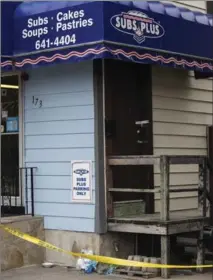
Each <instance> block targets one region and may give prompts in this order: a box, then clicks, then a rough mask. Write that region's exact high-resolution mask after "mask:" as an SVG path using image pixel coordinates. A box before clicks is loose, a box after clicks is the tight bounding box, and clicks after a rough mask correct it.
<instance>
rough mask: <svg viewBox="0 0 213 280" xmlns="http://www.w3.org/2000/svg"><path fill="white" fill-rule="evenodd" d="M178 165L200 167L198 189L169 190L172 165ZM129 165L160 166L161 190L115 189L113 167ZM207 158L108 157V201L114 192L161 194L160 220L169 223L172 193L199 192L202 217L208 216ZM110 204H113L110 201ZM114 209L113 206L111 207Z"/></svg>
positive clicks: (163, 156)
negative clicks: (170, 195)
mask: <svg viewBox="0 0 213 280" xmlns="http://www.w3.org/2000/svg"><path fill="white" fill-rule="evenodd" d="M177 164H183V165H184V164H187V165H188V164H196V165H198V166H199V174H198V177H199V181H198V187H197V188H185V187H182V188H181V187H180V188H178V189H175V190H174V189H170V188H169V185H170V183H169V175H170V165H177ZM128 165H141V166H142V165H158V166H159V167H160V177H161V185H160V189H158V190H157V189H135V188H116V187H115V188H114V186H113V184H112V182H113V180H112V175H113V174H112V170H111V166H128ZM207 172H208V168H207V157H205V156H165V155H162V156H152V155H149V156H147V155H146V156H111V157H108V169H107V186H108V200H112V193H113V192H126V193H128V192H129V193H160V205H161V206H160V218H161V220H162V221H168V220H169V218H170V215H169V209H170V199H169V193H171V192H173V193H174V192H195V191H197V192H198V209H199V213H200V216H202V217H206V215H207V207H206V204H207V200H206V196H207ZM109 204H110V205H112V203H111V202H110V201H109ZM111 207H112V206H111Z"/></svg>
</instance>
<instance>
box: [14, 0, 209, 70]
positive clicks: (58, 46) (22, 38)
mask: <svg viewBox="0 0 213 280" xmlns="http://www.w3.org/2000/svg"><path fill="white" fill-rule="evenodd" d="M212 34H213V17H212V16H210V15H207V14H204V13H201V12H192V11H191V10H189V9H186V8H184V7H177V6H175V5H174V4H171V3H162V2H159V1H147V2H146V1H73V2H68V1H62V2H58V1H57V2H55V1H41V2H40V1H39V2H24V3H22V4H20V5H19V6H18V7H17V9H16V11H15V15H14V49H13V55H14V57H15V61H16V64H15V65H16V67H17V68H18V69H23V68H28V67H40V66H43V65H47V64H54V63H65V62H78V61H82V60H91V59H97V58H113V59H120V60H126V61H135V62H137V63H154V64H156V63H157V64H161V65H167V66H171V67H178V68H184V69H190V70H195V71H201V72H213V36H212Z"/></svg>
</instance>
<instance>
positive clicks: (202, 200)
mask: <svg viewBox="0 0 213 280" xmlns="http://www.w3.org/2000/svg"><path fill="white" fill-rule="evenodd" d="M206 191H207V161H206V158H205V159H204V160H203V162H202V163H201V164H199V182H198V209H199V213H200V215H201V216H202V217H206V210H207V209H206Z"/></svg>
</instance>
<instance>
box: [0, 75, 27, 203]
mask: <svg viewBox="0 0 213 280" xmlns="http://www.w3.org/2000/svg"><path fill="white" fill-rule="evenodd" d="M21 74H22V73H21V72H20V71H14V72H3V73H1V77H9V76H18V86H19V90H18V118H19V124H18V125H19V132H18V133H19V136H18V140H19V168H20V167H23V166H24V96H23V84H22V77H21ZM0 103H1V96H0ZM19 174H21V173H19ZM24 189H25V188H24V183H23V182H21V176H19V193H20V195H21V194H22V197H21V196H19V197H18V198H15V197H12V204H13V202H14V201H15V199H16V202H17V204H18V205H17V206H24V207H25V200H24V198H25V194H24ZM1 205H2V197H1Z"/></svg>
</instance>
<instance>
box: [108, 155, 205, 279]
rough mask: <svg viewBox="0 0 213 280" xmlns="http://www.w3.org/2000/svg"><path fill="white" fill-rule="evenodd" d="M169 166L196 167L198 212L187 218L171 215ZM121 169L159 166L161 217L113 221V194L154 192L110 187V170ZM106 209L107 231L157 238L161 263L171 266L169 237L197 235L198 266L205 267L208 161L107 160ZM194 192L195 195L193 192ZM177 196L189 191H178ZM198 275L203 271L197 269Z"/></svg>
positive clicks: (163, 273) (184, 158)
mask: <svg viewBox="0 0 213 280" xmlns="http://www.w3.org/2000/svg"><path fill="white" fill-rule="evenodd" d="M171 164H196V165H198V166H199V171H198V177H199V182H198V187H197V189H196V190H197V191H198V209H197V210H195V211H194V213H193V214H192V215H190V216H186V215H184V213H183V214H179V213H175V212H170V199H169V198H170V196H169V193H170V192H172V190H171V189H170V183H169V171H170V165H171ZM114 165H115V166H117V165H118V166H122V165H127V166H128V165H159V167H160V177H161V186H160V202H161V203H160V213H159V214H157V213H156V214H142V215H140V216H123V217H115V216H114V217H113V215H114V212H113V193H114V192H117V193H118V192H141V193H153V192H155V190H153V189H135V188H130V189H124V188H123V189H121V188H118V187H117V186H113V180H112V178H113V174H112V170H111V166H114ZM107 189H108V209H109V213H110V215H111V216H112V217H109V218H108V231H111V232H128V233H135V234H151V235H159V236H160V239H161V263H162V264H170V237H171V235H175V234H181V233H190V232H198V233H199V237H198V241H197V264H198V265H199V264H200V265H201V264H203V263H204V242H203V232H204V225H205V224H207V222H208V218H207V207H206V206H207V205H206V194H207V158H206V157H202V156H159V157H157V156H116V157H108V168H107ZM196 190H195V191H196ZM173 191H174V190H173ZM175 191H178V192H183V191H184V192H186V191H188V190H186V189H185V190H184V189H181V188H180V189H178V190H175ZM198 271H199V272H201V271H202V269H200V268H199V269H198ZM161 276H162V277H163V278H166V279H167V278H169V277H170V272H169V270H168V269H166V268H163V269H162V270H161Z"/></svg>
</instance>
